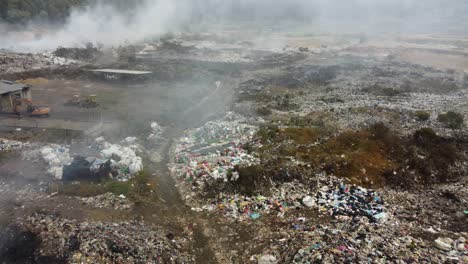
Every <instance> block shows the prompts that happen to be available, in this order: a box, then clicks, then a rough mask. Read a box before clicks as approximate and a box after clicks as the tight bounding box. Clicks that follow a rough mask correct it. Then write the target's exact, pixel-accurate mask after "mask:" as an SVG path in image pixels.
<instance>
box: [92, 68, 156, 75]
mask: <svg viewBox="0 0 468 264" xmlns="http://www.w3.org/2000/svg"><path fill="white" fill-rule="evenodd" d="M91 71H92V72H102V73H109V74H129V75H145V74H151V73H153V72H150V71H133V70H119V69H96V70H91Z"/></svg>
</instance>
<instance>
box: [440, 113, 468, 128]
mask: <svg viewBox="0 0 468 264" xmlns="http://www.w3.org/2000/svg"><path fill="white" fill-rule="evenodd" d="M437 120H438V121H439V122H441V123H443V124H444V125H445V126H446V127H447V128H451V129H460V128H462V127H463V122H464V120H463V115H462V114H460V113H457V112H453V111H448V112H447V113H445V114H440V115H439V116H438V117H437Z"/></svg>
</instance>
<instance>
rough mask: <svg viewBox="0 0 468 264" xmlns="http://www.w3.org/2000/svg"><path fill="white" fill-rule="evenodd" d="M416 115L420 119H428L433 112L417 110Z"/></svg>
mask: <svg viewBox="0 0 468 264" xmlns="http://www.w3.org/2000/svg"><path fill="white" fill-rule="evenodd" d="M414 116H415V117H416V119H417V120H418V121H427V120H429V118H430V117H431V114H430V113H428V112H426V111H416V112H414Z"/></svg>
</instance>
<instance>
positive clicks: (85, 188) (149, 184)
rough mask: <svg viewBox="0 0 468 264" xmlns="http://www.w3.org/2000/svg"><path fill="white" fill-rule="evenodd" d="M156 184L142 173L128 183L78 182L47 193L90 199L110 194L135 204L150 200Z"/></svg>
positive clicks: (55, 187)
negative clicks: (122, 197)
mask: <svg viewBox="0 0 468 264" xmlns="http://www.w3.org/2000/svg"><path fill="white" fill-rule="evenodd" d="M155 187H156V183H155V182H154V181H153V179H151V178H150V177H149V174H148V173H146V172H144V171H142V172H140V173H138V174H137V175H135V176H134V177H133V178H132V179H131V180H130V181H128V182H119V181H114V180H108V181H104V182H100V183H94V182H79V183H63V184H56V185H53V186H50V187H49V192H51V193H52V192H58V193H59V194H62V195H69V196H78V197H91V196H96V195H101V194H104V193H108V192H111V193H113V194H115V195H121V194H123V195H125V196H127V197H129V198H130V199H132V200H134V201H136V202H142V201H144V200H145V199H150V198H151V195H150V194H151V193H152V191H153V190H154V188H155Z"/></svg>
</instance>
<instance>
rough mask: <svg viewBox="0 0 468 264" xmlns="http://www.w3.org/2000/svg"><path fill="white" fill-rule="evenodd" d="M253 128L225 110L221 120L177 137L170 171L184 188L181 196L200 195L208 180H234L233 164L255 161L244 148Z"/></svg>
mask: <svg viewBox="0 0 468 264" xmlns="http://www.w3.org/2000/svg"><path fill="white" fill-rule="evenodd" d="M256 129H257V128H256V126H253V125H249V124H247V123H246V119H244V118H242V117H240V116H237V115H234V114H232V113H228V115H227V116H226V117H224V118H223V119H222V120H218V121H216V122H208V123H206V124H205V125H204V126H202V127H200V128H197V129H194V130H191V131H188V132H187V133H186V135H185V137H183V138H181V139H179V141H178V142H177V144H176V145H175V151H174V152H175V153H174V155H173V156H174V159H175V163H174V164H172V166H171V172H172V175H173V176H174V177H175V178H176V179H177V180H178V181H179V182H180V183H181V185H180V187H182V188H184V189H185V190H184V191H183V192H184V193H185V194H184V196H185V198H189V197H190V196H194V195H195V194H201V193H202V192H203V191H204V189H205V187H206V186H207V183H209V182H211V181H218V180H220V181H222V182H225V183H227V182H230V181H236V180H237V179H238V178H239V175H238V173H237V172H236V171H235V170H234V168H235V167H236V166H239V165H242V166H244V165H245V166H248V165H252V164H257V163H258V159H257V158H256V157H254V156H252V155H250V154H249V153H248V151H247V150H246V149H245V144H246V143H247V142H249V141H250V140H252V138H253V136H254V134H255V131H256ZM191 193H193V194H194V195H191Z"/></svg>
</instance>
